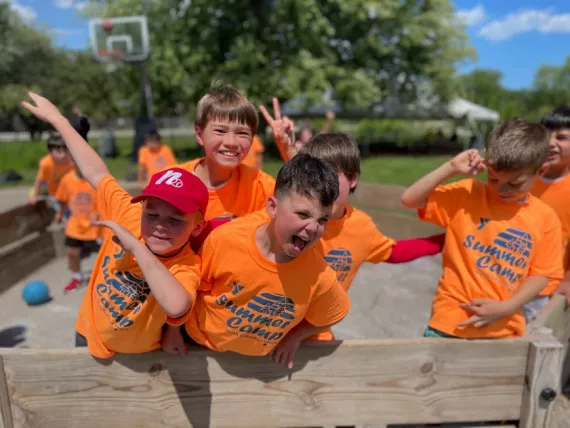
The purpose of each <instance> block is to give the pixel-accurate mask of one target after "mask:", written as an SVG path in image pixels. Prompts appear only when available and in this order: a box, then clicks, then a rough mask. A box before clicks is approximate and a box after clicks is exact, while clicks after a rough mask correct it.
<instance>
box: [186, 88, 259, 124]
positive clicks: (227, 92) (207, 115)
mask: <svg viewBox="0 0 570 428" xmlns="http://www.w3.org/2000/svg"><path fill="white" fill-rule="evenodd" d="M214 119H217V120H224V121H229V122H237V123H240V124H246V125H247V126H248V127H249V129H251V132H252V134H254V135H255V134H256V133H257V126H258V118H257V111H256V110H255V107H254V106H253V104H252V103H251V102H250V101H249V100H248V99H247V98H246V97H245V96H244V95H243V94H242V93H241V92H240V91H238V90H237V89H235V88H234V87H232V86H229V85H225V84H222V83H217V82H216V83H214V84H213V85H212V87H211V88H210V90H209V91H208V92H207V93H206V95H204V96H203V97H202V98H201V99H200V101H198V106H197V108H196V126H198V127H199V128H201V129H204V128H205V127H206V125H208V122H209V121H211V120H214Z"/></svg>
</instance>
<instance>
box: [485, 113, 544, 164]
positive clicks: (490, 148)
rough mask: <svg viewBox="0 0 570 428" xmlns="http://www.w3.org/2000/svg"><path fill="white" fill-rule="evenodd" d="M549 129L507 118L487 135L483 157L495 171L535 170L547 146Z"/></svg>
mask: <svg viewBox="0 0 570 428" xmlns="http://www.w3.org/2000/svg"><path fill="white" fill-rule="evenodd" d="M549 147H550V133H549V132H548V129H546V128H545V127H544V126H543V125H541V124H540V123H536V122H528V121H526V120H522V119H517V118H515V119H509V120H506V121H504V122H503V123H500V124H499V125H497V126H496V127H495V128H494V129H493V131H492V132H491V134H490V135H489V138H488V139H487V154H486V159H487V162H488V164H489V165H490V166H492V167H493V168H494V169H495V170H497V171H504V170H507V171H517V170H521V169H533V170H534V171H538V170H539V169H540V167H541V166H542V165H543V164H544V162H546V159H547V158H548V152H549V150H550V148H549Z"/></svg>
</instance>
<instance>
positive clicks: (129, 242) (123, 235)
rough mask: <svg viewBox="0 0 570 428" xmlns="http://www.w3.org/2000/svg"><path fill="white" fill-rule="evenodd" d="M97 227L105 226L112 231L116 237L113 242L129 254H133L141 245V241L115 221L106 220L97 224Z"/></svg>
mask: <svg viewBox="0 0 570 428" xmlns="http://www.w3.org/2000/svg"><path fill="white" fill-rule="evenodd" d="M95 225H96V226H103V227H107V228H109V229H111V230H112V231H113V233H114V234H115V236H113V242H114V243H115V244H118V245H120V246H121V248H122V249H123V250H125V251H127V252H129V253H132V252H133V251H134V250H135V249H136V248H137V247H138V246H140V245H141V243H140V241H139V240H138V239H137V238H136V237H135V236H134V235H133V234H132V233H131V232H129V231H128V230H127V229H125V228H124V227H123V226H120V225H118V224H117V223H115V222H114V221H109V220H104V221H98V222H96V223H95Z"/></svg>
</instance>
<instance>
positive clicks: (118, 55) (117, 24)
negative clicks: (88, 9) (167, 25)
mask: <svg viewBox="0 0 570 428" xmlns="http://www.w3.org/2000/svg"><path fill="white" fill-rule="evenodd" d="M89 35H90V38H91V48H92V49H93V55H94V56H95V59H97V60H98V61H101V62H110V61H127V62H137V61H144V60H146V59H147V58H148V56H149V52H150V46H149V36H148V24H147V19H146V16H122V17H118V18H98V19H92V20H91V21H89Z"/></svg>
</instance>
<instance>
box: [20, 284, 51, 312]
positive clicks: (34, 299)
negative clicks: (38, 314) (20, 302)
mask: <svg viewBox="0 0 570 428" xmlns="http://www.w3.org/2000/svg"><path fill="white" fill-rule="evenodd" d="M22 299H24V301H25V302H26V303H27V304H28V305H30V306H36V305H41V304H43V303H47V302H49V301H50V300H51V298H50V295H49V287H48V285H47V284H46V283H45V282H43V281H30V282H28V283H27V284H26V285H25V286H24V289H23V290H22Z"/></svg>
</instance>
